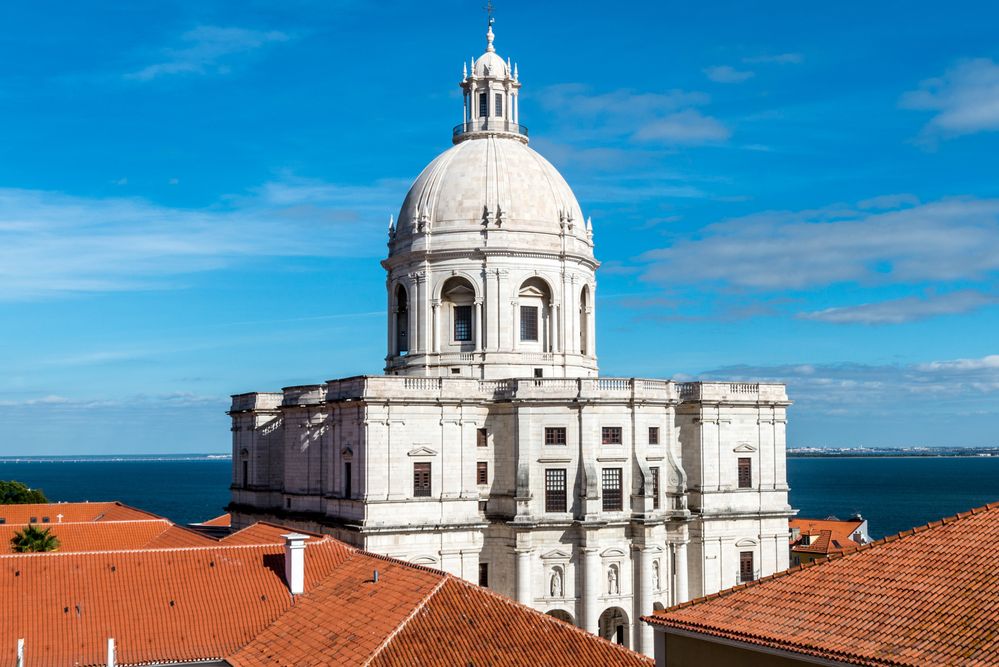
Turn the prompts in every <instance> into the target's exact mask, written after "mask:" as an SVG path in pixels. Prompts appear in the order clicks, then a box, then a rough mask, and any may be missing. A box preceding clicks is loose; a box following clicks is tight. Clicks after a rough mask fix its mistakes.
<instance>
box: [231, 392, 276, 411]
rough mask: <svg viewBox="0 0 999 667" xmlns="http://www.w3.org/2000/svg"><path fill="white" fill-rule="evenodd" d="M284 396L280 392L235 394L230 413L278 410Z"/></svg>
mask: <svg viewBox="0 0 999 667" xmlns="http://www.w3.org/2000/svg"><path fill="white" fill-rule="evenodd" d="M283 397H284V394H282V393H280V392H251V393H247V394H234V395H233V396H232V405H231V407H230V408H229V411H230V412H247V411H249V410H277V409H278V408H279V407H280V406H281V400H282V398H283Z"/></svg>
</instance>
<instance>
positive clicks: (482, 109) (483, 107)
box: [479, 93, 489, 118]
mask: <svg viewBox="0 0 999 667" xmlns="http://www.w3.org/2000/svg"><path fill="white" fill-rule="evenodd" d="M488 115H489V93H479V117H481V118H485V117H486V116H488Z"/></svg>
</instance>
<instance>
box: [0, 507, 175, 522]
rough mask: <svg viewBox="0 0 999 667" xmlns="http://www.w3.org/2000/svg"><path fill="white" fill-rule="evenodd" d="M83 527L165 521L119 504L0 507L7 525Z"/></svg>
mask: <svg viewBox="0 0 999 667" xmlns="http://www.w3.org/2000/svg"><path fill="white" fill-rule="evenodd" d="M60 514H62V523H80V522H91V521H138V520H144V519H161V518H163V517H160V516H157V515H155V514H152V513H151V512H144V511H142V510H139V509H135V508H134V507H129V506H128V505H122V504H121V503H119V502H108V503H104V502H102V503H46V504H42V505H0V519H4V520H5V523H8V524H24V523H29V522H31V519H32V518H34V519H35V520H36V521H37V523H39V524H41V523H44V522H45V521H44V520H45V518H46V517H47V518H48V522H47V523H51V524H57V523H60V520H59V518H58V515H60Z"/></svg>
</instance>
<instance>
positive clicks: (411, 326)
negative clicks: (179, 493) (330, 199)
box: [230, 27, 793, 654]
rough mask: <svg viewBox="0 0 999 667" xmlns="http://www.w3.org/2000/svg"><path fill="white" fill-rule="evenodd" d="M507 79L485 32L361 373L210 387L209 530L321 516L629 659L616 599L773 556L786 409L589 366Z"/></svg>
mask: <svg viewBox="0 0 999 667" xmlns="http://www.w3.org/2000/svg"><path fill="white" fill-rule="evenodd" d="M520 86H521V84H520V81H519V78H518V71H517V68H516V66H511V64H510V61H509V60H506V61H504V60H503V59H502V58H500V57H499V56H498V55H497V54H496V52H495V50H494V48H493V32H492V28H491V27H490V29H489V32H488V46H487V48H486V52H485V53H484V54H483V55H482V56H481V57H479V58H478V59H477V60H474V61H472V62H470V63H468V64H467V65H466V72H465V76H464V78H463V80H462V82H461V87H462V89H463V91H464V117H463V118H464V120H463V121H462V123H460V124H459V125H458V126H457V127H455V128H454V132H453V142H454V146H453V147H452V148H450V149H448V150H447V151H445V152H444V153H442V154H441V155H439V156H438V157H437V158H436V159H434V160H433V162H431V163H430V165H429V166H427V168H426V169H424V170H423V173H421V174H420V176H419V177H418V178H417V179H416V182H415V184H414V185H413V187H412V189H411V190H410V192H409V194H408V195H407V196H406V200H405V201H404V202H403V205H402V210H401V211H400V213H399V217H398V220H397V222H396V224H394V225H390V227H389V239H388V246H389V253H388V257H387V259H385V260H384V261H383V262H382V265H383V266H384V267H385V270H386V271H387V274H388V276H387V281H386V287H387V290H386V292H387V304H386V310H387V315H388V318H387V319H388V326H387V339H388V340H387V348H388V355H387V357H386V360H385V374H384V375H375V376H363V377H353V378H346V379H340V380H330V381H328V382H326V383H323V384H316V385H308V386H302V387H288V388H286V389H284V390H283V391H282V392H280V393H252V394H240V395H236V396H234V397H233V401H232V409H231V413H230V414H231V416H232V430H233V485H232V504H231V506H230V510H231V512H232V515H233V524H234V527H236V528H239V527H242V526H245V525H247V524H249V523H251V522H253V521H257V520H261V519H270V520H276V521H280V522H283V523H285V524H290V525H296V526H300V527H302V528H304V529H311V530H315V531H322V532H326V533H330V534H332V535H335V536H336V537H337V538H339V539H341V540H344V541H347V542H350V543H352V544H356V545H358V546H361V547H363V548H365V549H367V550H369V551H373V552H377V553H382V554H387V555H390V556H394V557H397V558H401V559H405V560H408V561H411V562H414V563H422V564H426V565H428V566H431V567H435V568H439V569H442V570H445V571H448V572H451V573H453V574H456V575H459V576H461V577H464V578H465V579H468V580H471V581H475V582H479V583H481V584H482V585H486V586H489V587H490V588H493V589H495V590H497V591H499V592H501V593H504V594H506V595H509V596H511V597H513V598H516V599H517V600H519V601H521V602H523V603H525V604H528V605H531V606H533V607H535V608H536V609H539V610H542V611H544V612H547V613H549V614H552V615H555V616H558V617H560V618H563V619H564V620H567V621H569V622H572V623H575V624H576V625H578V626H580V627H582V628H585V629H587V630H589V631H591V632H595V633H600V634H602V635H604V636H605V637H608V638H610V639H613V640H616V641H618V642H620V643H623V644H626V645H628V646H630V647H633V648H636V649H638V650H640V651H643V652H645V653H648V654H651V653H652V650H653V647H652V630H651V628H649V627H648V626H647V625H645V624H642V623H639V622H637V619H638V617H639V616H641V615H643V614H649V613H651V612H652V611H653V609H654V608H659V607H660V606H663V605H666V606H668V605H671V604H673V603H676V602H680V601H683V600H686V599H688V598H690V597H694V596H699V595H703V594H707V593H711V592H714V591H717V590H719V589H722V588H725V587H728V586H732V585H734V584H736V583H738V582H739V581H743V580H746V579H750V578H756V577H759V576H761V575H767V574H770V573H773V572H775V571H778V570H782V569H785V568H786V567H787V566H788V547H787V545H788V538H789V531H788V517H789V516H791V515H792V514H793V512H792V510H791V509H790V507H789V506H788V503H787V481H786V474H785V423H786V416H785V410H786V408H787V406H788V405H789V402H788V400H787V396H786V393H785V390H784V386H783V385H779V384H745V383H722V382H712V383H706V382H705V383H700V382H692V383H674V382H672V381H670V380H653V379H634V378H606V377H599V376H598V374H597V356H596V340H595V333H594V332H595V326H594V320H595V293H596V288H597V283H596V280H595V277H594V273H595V271H596V269H597V266H598V265H599V263H598V262H597V261H596V259H595V258H594V255H593V227H592V225H591V223H590V221H589V219H586V218H584V216H583V212H582V210H581V209H580V206H579V203H578V202H577V201H576V198H575V196H574V195H573V193H572V190H571V189H570V188H569V186H568V184H567V183H566V182H565V180H564V179H563V178H562V176H561V175H560V174H559V173H558V171H556V170H555V168H554V167H553V166H552V165H551V164H550V163H549V162H548V161H547V160H545V159H544V158H543V157H541V156H540V155H539V154H538V153H536V152H534V151H533V150H531V148H529V147H528V137H527V128H525V127H524V126H523V125H521V124H520V117H519V109H518V106H519V105H518V96H519V93H520ZM566 113H567V114H571V113H572V110H571V109H567V110H566ZM635 353H636V354H639V353H640V352H639V351H637V350H636V352H635Z"/></svg>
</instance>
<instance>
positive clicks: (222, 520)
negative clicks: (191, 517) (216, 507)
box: [198, 514, 232, 528]
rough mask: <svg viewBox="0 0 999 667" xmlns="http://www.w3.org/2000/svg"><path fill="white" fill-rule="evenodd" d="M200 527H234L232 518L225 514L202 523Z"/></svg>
mask: <svg viewBox="0 0 999 667" xmlns="http://www.w3.org/2000/svg"><path fill="white" fill-rule="evenodd" d="M198 525H199V526H218V527H220V528H228V527H229V526H231V525H232V516H230V515H229V514H223V515H221V516H217V517H215V518H214V519H209V520H208V521H202V522H201V523H199V524H198Z"/></svg>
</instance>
